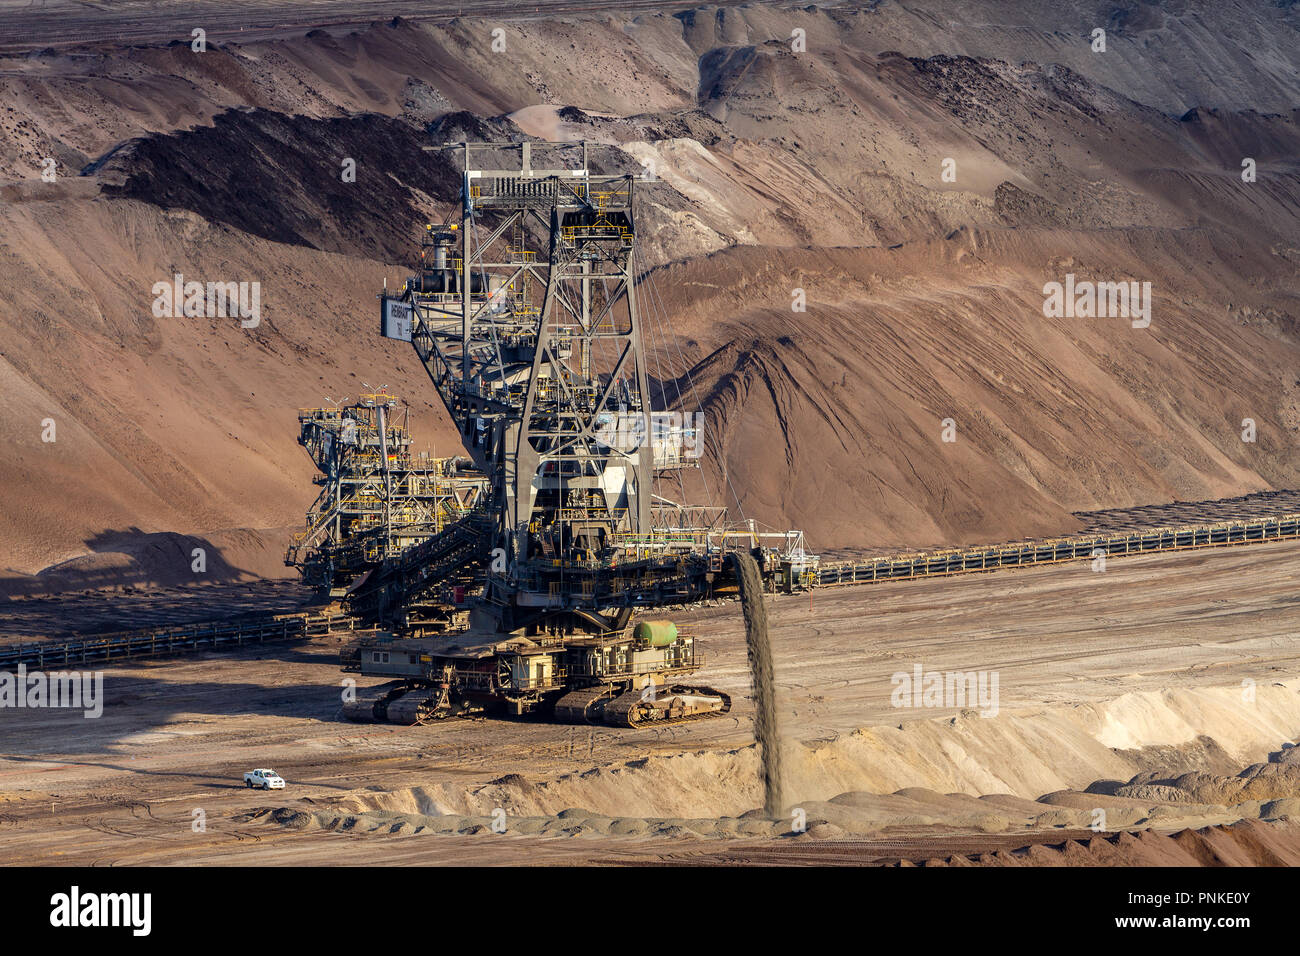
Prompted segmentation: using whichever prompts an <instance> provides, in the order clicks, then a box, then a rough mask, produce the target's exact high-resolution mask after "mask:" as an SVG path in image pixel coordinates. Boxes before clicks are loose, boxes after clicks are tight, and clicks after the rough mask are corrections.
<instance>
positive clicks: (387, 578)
mask: <svg viewBox="0 0 1300 956" xmlns="http://www.w3.org/2000/svg"><path fill="white" fill-rule="evenodd" d="M534 148H536V149H537V150H538V151H539V152H540V151H542V150H545V151H546V152H547V153H548V154H549V155H550V156H551V157H553V159H554V160H555V161H553V162H552V163H551V165H550V167H549V168H537V167H535V166H534V165H533V162H532V154H533V150H534ZM579 151H580V154H579ZM436 158H437V161H440V162H447V163H450V164H452V165H453V166H456V165H459V167H460V168H459V173H460V176H461V182H462V191H461V209H460V215H459V216H458V217H452V219H451V220H449V221H448V222H446V223H444V224H442V225H441V226H434V225H430V226H429V227H428V229H427V232H426V235H425V238H424V242H423V246H422V248H421V250H420V264H419V270H418V272H417V274H415V275H413V276H411V277H410V278H409V279H408V280H407V281H406V283H405V285H404V286H403V287H402V288H401V290H400V291H398V292H389V291H388V290H387V289H386V290H385V291H384V293H383V294H382V295H381V296H380V311H381V332H382V334H383V335H384V336H386V337H388V338H390V339H397V340H401V341H404V342H409V343H410V344H411V345H412V347H413V348H414V350H415V353H416V355H417V356H418V358H419V360H420V362H421V363H422V364H423V366H424V368H425V369H426V371H427V372H428V374H429V377H430V379H431V381H432V383H433V385H434V387H435V389H436V390H437V392H438V394H439V396H440V398H441V399H442V402H443V404H444V406H445V407H446V409H447V412H448V413H449V414H450V416H451V420H452V422H453V423H454V424H455V426H456V427H457V429H458V430H459V433H460V438H461V442H462V444H463V446H464V451H465V453H466V455H468V457H469V458H470V460H471V463H472V469H473V474H474V475H475V476H481V477H482V479H483V480H484V489H483V491H484V493H483V494H482V496H481V498H480V499H479V500H478V504H477V505H476V506H475V507H474V508H472V509H470V510H468V511H466V512H465V513H464V514H462V515H460V516H459V517H457V518H456V520H454V521H451V522H450V523H448V524H446V526H445V527H442V528H441V530H440V531H438V533H436V534H433V535H431V536H428V537H426V538H424V539H423V540H421V541H420V542H419V543H417V544H414V545H412V546H411V547H408V548H405V549H403V550H401V551H400V552H398V553H396V554H393V555H391V556H388V557H385V558H384V559H383V560H382V561H379V562H377V563H376V564H375V565H374V566H373V567H372V568H370V569H369V570H368V571H367V572H366V573H365V574H364V575H363V576H360V577H359V578H358V579H357V580H355V581H354V582H352V583H351V584H350V585H349V590H348V591H347V594H346V596H345V597H344V599H343V600H344V602H345V604H346V606H347V607H349V608H350V609H351V610H352V611H353V613H355V614H357V615H358V616H360V617H362V618H365V619H366V620H368V621H369V622H371V623H372V625H373V626H375V627H377V628H378V630H377V631H376V632H375V634H374V636H371V637H367V638H364V639H362V640H360V641H357V642H355V643H354V644H352V645H350V646H349V647H348V648H346V649H345V651H344V653H343V659H342V663H343V666H344V668H345V670H349V671H353V672H356V673H359V674H361V675H365V676H371V677H386V678H389V682H388V683H386V684H381V685H379V686H377V687H373V688H370V689H369V690H366V691H364V692H359V693H358V696H357V698H356V699H355V700H353V701H351V702H349V703H348V704H347V706H346V707H345V715H346V716H347V717H348V718H350V719H353V720H370V721H390V722H394V723H402V724H411V723H420V722H423V721H427V720H431V719H437V718H441V717H448V716H462V715H469V714H478V713H485V712H495V713H506V714H514V715H523V714H537V715H540V716H543V717H546V718H551V719H556V720H560V721H568V722H572V723H579V724H588V723H602V724H610V725H614V726H640V725H644V724H652V725H666V724H673V723H679V722H682V721H689V720H697V719H701V718H704V717H709V716H715V715H719V714H725V713H726V712H727V711H728V710H729V709H730V706H731V701H730V698H729V697H728V696H727V695H726V694H724V693H722V692H721V691H719V690H716V689H713V688H710V687H703V686H696V685H694V684H692V683H691V682H690V675H691V674H692V673H694V672H695V671H697V670H698V669H699V668H700V667H701V666H702V665H703V662H704V659H703V656H702V655H701V654H700V653H699V651H698V649H697V646H696V638H695V636H694V635H693V634H690V633H688V632H686V631H684V630H681V629H679V628H678V627H677V626H676V625H675V624H674V623H672V622H671V621H669V620H667V619H665V618H664V617H663V616H662V611H660V610H658V609H662V608H664V607H666V606H669V605H673V606H680V605H683V604H689V603H692V602H696V601H700V600H702V599H705V598H707V597H709V596H710V595H712V594H714V593H716V592H717V591H718V589H720V588H723V587H726V586H728V585H729V584H730V585H732V586H734V583H735V580H736V576H735V573H734V569H733V564H734V554H735V552H743V553H746V554H749V553H753V554H755V555H756V556H757V557H759V558H760V560H761V561H762V563H763V565H764V569H765V571H766V572H767V576H768V579H769V581H772V580H776V579H777V577H779V576H781V575H784V576H785V577H783V578H781V579H782V580H785V581H797V580H802V579H803V576H804V575H806V573H807V571H808V570H809V569H810V568H811V562H812V560H815V559H809V558H807V556H805V555H803V553H802V536H799V538H798V545H799V547H798V551H797V555H796V556H792V555H791V552H790V549H788V548H787V549H786V552H785V553H782V552H780V551H778V550H777V549H765V548H763V547H761V546H760V544H759V542H758V540H757V537H756V536H755V535H754V534H753V533H752V532H753V529H752V527H751V528H750V529H749V530H748V531H743V530H742V531H739V532H737V531H736V530H734V529H733V530H731V531H728V530H727V528H726V526H725V512H724V511H723V510H722V509H720V508H712V509H710V508H686V507H683V506H681V505H675V504H670V503H668V502H666V500H665V499H662V498H660V497H659V496H658V495H657V494H656V493H655V488H656V485H655V482H656V478H657V477H663V476H665V475H667V474H669V473H670V472H671V470H672V469H677V468H682V467H695V466H698V460H697V459H698V454H697V452H698V449H699V448H700V447H701V445H700V442H701V440H702V435H701V434H700V432H699V429H698V428H697V427H696V425H695V424H694V423H693V421H692V419H691V417H688V416H683V415H681V414H679V413H673V412H656V411H652V410H651V401H650V388H649V382H648V377H647V367H646V356H645V352H644V346H643V341H642V316H641V312H640V309H639V302H638V296H637V285H638V275H637V272H636V268H635V266H634V264H633V263H634V256H633V251H634V248H635V244H636V211H637V210H636V204H635V190H636V185H637V177H636V176H634V175H631V174H626V175H597V174H595V173H593V172H592V171H591V170H590V168H589V166H588V161H587V160H588V157H587V147H586V144H565V145H562V146H561V145H554V146H552V145H547V144H531V143H528V142H524V143H514V144H508V145H504V146H501V145H475V144H460V145H457V146H454V147H444V148H443V152H442V153H441V155H440V156H438V157H436ZM457 160H459V163H457ZM793 534H798V533H797V532H795V533H793ZM786 537H787V539H788V538H789V536H788V535H787V536H786Z"/></svg>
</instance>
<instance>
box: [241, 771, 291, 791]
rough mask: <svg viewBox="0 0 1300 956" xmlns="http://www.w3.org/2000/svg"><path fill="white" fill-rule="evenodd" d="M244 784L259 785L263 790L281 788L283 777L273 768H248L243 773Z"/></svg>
mask: <svg viewBox="0 0 1300 956" xmlns="http://www.w3.org/2000/svg"><path fill="white" fill-rule="evenodd" d="M244 784H245V785H246V786H249V787H261V788H262V789H263V790H283V789H284V778H283V777H281V776H280V775H279V774H278V773H276V772H275V771H274V770H250V771H249V772H248V773H246V774H244Z"/></svg>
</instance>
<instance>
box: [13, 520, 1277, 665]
mask: <svg viewBox="0 0 1300 956" xmlns="http://www.w3.org/2000/svg"><path fill="white" fill-rule="evenodd" d="M1287 539H1300V514H1286V515H1272V516H1269V517H1264V518H1256V519H1252V520H1248V521H1247V520H1242V521H1223V522H1218V523H1215V524H1204V525H1186V526H1183V527H1178V528H1151V529H1148V530H1143V531H1131V532H1122V533H1118V534H1089V535H1075V536H1071V537H1063V538H1050V539H1047V540H1044V541H1026V542H1022V543H1013V544H1005V545H994V546H982V547H975V548H965V549H950V550H944V551H928V552H917V553H915V554H902V555H887V556H884V557H879V558H872V559H870V560H867V561H857V562H842V563H837V564H830V565H826V566H824V567H822V568H820V569H819V570H818V571H817V573H816V577H815V584H816V586H817V587H820V588H826V587H845V586H848V585H853V584H871V583H873V582H876V581H898V580H907V579H910V578H924V577H943V576H947V575H953V574H972V573H978V572H981V571H994V570H997V569H998V568H1006V567H1024V566H1029V565H1038V564H1056V563H1059V562H1062V561H1075V560H1083V559H1091V558H1094V557H1095V556H1096V554H1095V552H1096V551H1097V550H1098V549H1100V550H1101V551H1103V552H1104V553H1105V554H1106V555H1107V556H1108V557H1116V556H1120V557H1122V556H1124V555H1132V554H1151V553H1155V552H1160V551H1185V550H1190V549H1193V548H1220V547H1227V546H1231V545H1241V544H1257V543H1261V542H1266V541H1279V540H1287ZM356 626H357V619H356V618H354V617H352V616H350V615H347V614H338V613H327V612H314V613H313V612H303V613H296V614H277V615H273V616H267V617H259V618H247V619H244V620H235V621H208V622H202V623H197V624H187V625H182V626H177V627H168V628H155V629H151V630H143V631H128V632H123V633H117V634H102V635H96V636H94V637H87V638H82V639H79V640H73V641H62V642H53V641H43V642H37V643H26V644H9V645H0V671H13V670H14V669H16V668H17V667H18V665H19V664H22V665H25V666H27V667H29V668H48V667H69V666H72V665H84V664H104V663H109V662H113V661H120V660H128V659H138V658H148V657H169V656H174V655H177V654H188V653H195V652H198V651H207V650H219V649H223V648H234V647H241V646H243V645H245V644H258V643H267V642H271V641H289V640H306V639H307V638H310V637H318V636H323V635H325V634H329V633H332V632H335V631H351V630H355V629H356Z"/></svg>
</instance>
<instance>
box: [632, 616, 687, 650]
mask: <svg viewBox="0 0 1300 956" xmlns="http://www.w3.org/2000/svg"><path fill="white" fill-rule="evenodd" d="M632 636H633V637H635V638H636V639H637V640H638V641H641V642H642V643H645V644H649V645H650V646H651V647H668V646H669V645H670V644H676V643H677V625H676V624H674V623H673V622H672V621H641V622H640V623H639V624H637V626H636V630H635V631H633V632H632Z"/></svg>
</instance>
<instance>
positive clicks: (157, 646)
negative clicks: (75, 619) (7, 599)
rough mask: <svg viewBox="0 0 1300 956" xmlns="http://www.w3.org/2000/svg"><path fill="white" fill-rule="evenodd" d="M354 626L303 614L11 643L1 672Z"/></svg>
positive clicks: (346, 620) (346, 619)
mask: <svg viewBox="0 0 1300 956" xmlns="http://www.w3.org/2000/svg"><path fill="white" fill-rule="evenodd" d="M355 626H356V619H355V618H353V617H351V616H350V615H347V614H333V613H322V612H314V613H313V612H302V613H297V614H276V615H270V616H265V617H254V618H244V619H242V620H226V621H203V622H199V623H195V624H184V625H177V626H175V627H164V628H153V629H149V630H143V631H124V632H120V633H115V634H97V635H95V636H93V637H85V638H80V639H77V640H72V641H58V642H56V641H41V642H38V643H27V644H7V645H0V671H13V670H15V669H16V668H17V667H18V665H19V664H23V665H26V666H27V667H29V668H40V669H45V668H50V667H71V666H79V665H86V664H106V663H110V662H115V661H122V660H128V659H138V658H146V657H170V656H173V655H176V654H192V653H196V652H199V651H211V650H222V649H227V648H234V647H242V646H243V645H245V644H264V643H268V642H271V641H290V640H306V639H307V638H310V637H319V636H322V635H325V634H329V633H331V632H333V631H340V630H353V629H355Z"/></svg>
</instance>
